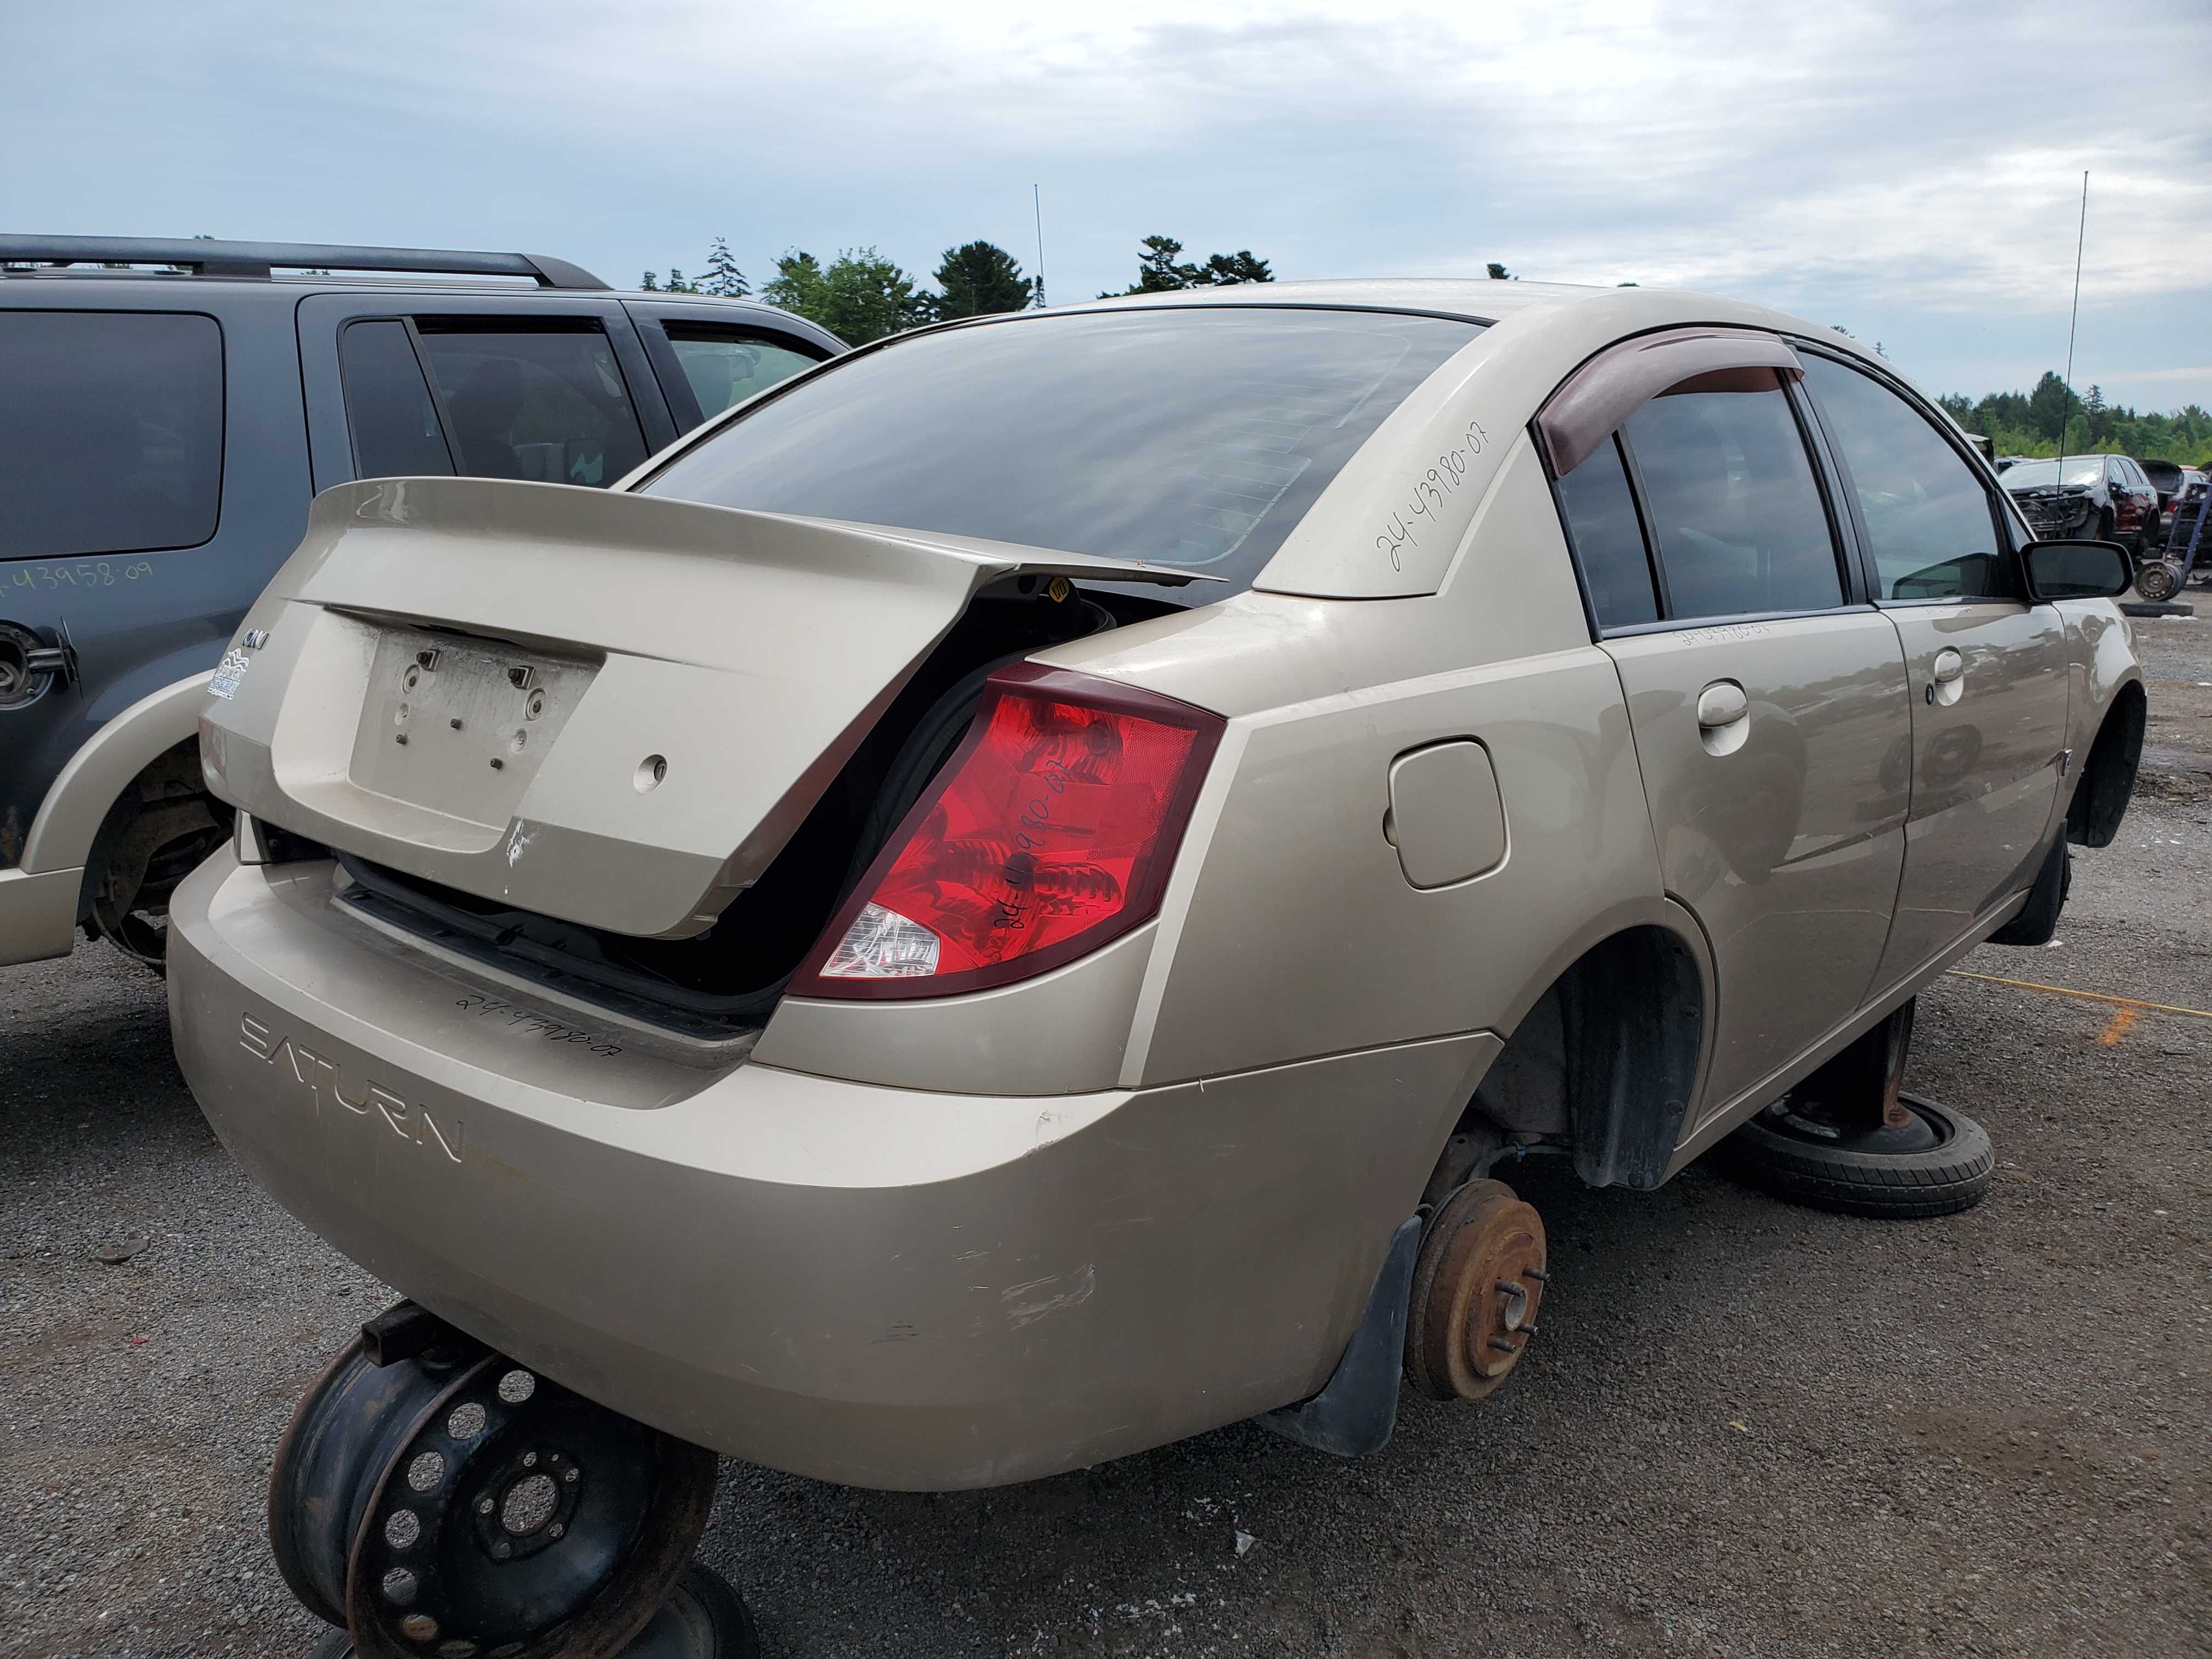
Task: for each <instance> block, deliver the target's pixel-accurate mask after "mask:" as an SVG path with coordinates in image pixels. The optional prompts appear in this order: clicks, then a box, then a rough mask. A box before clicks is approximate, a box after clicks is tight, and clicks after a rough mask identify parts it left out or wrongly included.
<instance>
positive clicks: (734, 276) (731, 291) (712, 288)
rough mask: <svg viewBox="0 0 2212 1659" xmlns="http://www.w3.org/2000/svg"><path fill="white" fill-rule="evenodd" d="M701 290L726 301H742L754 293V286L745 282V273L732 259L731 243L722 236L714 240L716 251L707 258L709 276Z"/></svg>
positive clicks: (702, 284)
mask: <svg viewBox="0 0 2212 1659" xmlns="http://www.w3.org/2000/svg"><path fill="white" fill-rule="evenodd" d="M700 290H701V292H702V293H706V294H714V295H720V297H721V298H723V299H725V300H742V299H744V297H745V296H746V295H749V294H750V293H751V292H752V291H753V285H752V284H751V283H749V282H747V281H746V280H745V273H744V271H742V270H738V262H737V261H736V260H735V259H733V258H731V257H730V245H729V243H728V242H727V241H726V240H724V239H723V238H721V237H720V236H717V237H716V238H715V239H714V251H713V252H710V253H709V254H708V256H707V276H706V280H705V281H704V282H703V283H701V284H700Z"/></svg>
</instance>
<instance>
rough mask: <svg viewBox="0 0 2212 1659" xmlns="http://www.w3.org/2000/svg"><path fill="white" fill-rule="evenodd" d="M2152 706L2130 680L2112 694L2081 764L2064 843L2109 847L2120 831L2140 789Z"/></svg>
mask: <svg viewBox="0 0 2212 1659" xmlns="http://www.w3.org/2000/svg"><path fill="white" fill-rule="evenodd" d="M2147 714H2148V703H2147V700H2146V699H2145V697H2144V696H2143V689H2142V685H2141V684H2139V683H2137V682H2136V681H2134V680H2130V681H2129V682H2128V683H2127V684H2125V685H2124V686H2122V687H2121V688H2120V689H2119V690H2118V691H2116V692H2115V693H2113V695H2112V707H2111V708H2108V709H2106V711H2105V723H2104V724H2103V725H2102V726H2099V727H2098V728H2097V737H2096V741H2095V742H2093V743H2092V744H2090V745H2089V758H2088V759H2087V760H2086V761H2084V762H2083V763H2081V782H2079V783H2078V784H2076V785H2075V787H2074V799H2073V800H2072V802H2071V803H2070V804H2069V805H2068V806H2067V808H2066V839H2067V840H2069V841H2070V842H2073V843H2074V844H2075V846H2077V847H2109V846H2111V845H2112V837H2113V836H2117V835H2118V834H2119V832H2120V820H2121V819H2122V818H2123V817H2125V816H2126V815H2127V810H2128V801H2129V799H2130V798H2131V797H2132V796H2133V795H2134V793H2135V790H2136V768H2137V767H2138V766H2140V765H2141V764H2142V744H2143V726H2144V722H2145V720H2146V717H2147Z"/></svg>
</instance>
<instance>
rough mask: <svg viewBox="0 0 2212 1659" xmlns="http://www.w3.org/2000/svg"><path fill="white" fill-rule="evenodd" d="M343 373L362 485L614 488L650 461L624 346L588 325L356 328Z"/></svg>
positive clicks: (508, 322) (464, 320) (430, 323)
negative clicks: (467, 481)
mask: <svg viewBox="0 0 2212 1659" xmlns="http://www.w3.org/2000/svg"><path fill="white" fill-rule="evenodd" d="M338 374H339V379H340V380H341V382H342V383H343V387H344V391H345V403H346V420H347V423H348V424H349V426H350V427H351V428H352V435H353V450H354V465H355V471H356V476H358V477H364V478H376V477H410V476H415V475H419V474H425V473H429V474H442V473H451V472H462V473H466V474H469V475H471V476H472V477H479V478H527V479H532V480H534V481H536V482H538V483H570V484H610V483H613V482H614V481H615V480H616V479H617V478H619V477H622V475H623V473H625V472H627V471H629V470H630V469H631V468H632V467H634V466H635V465H637V464H638V463H639V462H640V461H642V460H643V459H645V438H644V435H643V433H642V432H641V429H640V428H639V425H638V419H637V411H636V410H635V408H634V407H633V406H632V405H631V403H630V396H629V386H627V385H626V384H625V383H624V381H623V376H622V370H621V368H619V367H618V366H617V363H616V362H615V355H614V348H613V347H612V346H611V345H610V344H609V343H608V341H607V337H606V334H605V331H603V330H602V329H601V328H600V327H599V325H598V324H597V323H595V322H592V321H590V320H588V319H569V318H557V317H556V318H547V319H542V320H541V319H526V318H516V317H501V318H495V319H489V320H488V319H483V318H481V317H442V318H441V317H417V318H416V319H413V325H412V327H411V328H410V325H408V324H407V323H405V322H403V321H400V320H399V319H396V318H383V319H374V320H371V321H363V322H356V323H349V324H348V325H346V328H345V331H344V333H343V335H342V336H341V337H340V339H339V344H338Z"/></svg>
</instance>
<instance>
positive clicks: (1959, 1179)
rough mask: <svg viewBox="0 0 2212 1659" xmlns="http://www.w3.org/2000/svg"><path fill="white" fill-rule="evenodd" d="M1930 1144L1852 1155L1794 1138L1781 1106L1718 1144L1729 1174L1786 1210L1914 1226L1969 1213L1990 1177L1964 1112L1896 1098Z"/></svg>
mask: <svg viewBox="0 0 2212 1659" xmlns="http://www.w3.org/2000/svg"><path fill="white" fill-rule="evenodd" d="M1899 1099H1901V1100H1902V1101H1903V1102H1904V1103H1905V1105H1906V1106H1907V1107H1909V1108H1910V1109H1911V1111H1912V1112H1913V1114H1914V1115H1915V1116H1916V1117H1917V1118H1918V1119H1919V1120H1920V1121H1921V1122H1923V1123H1924V1124H1925V1125H1927V1126H1928V1127H1929V1128H1930V1129H1932V1130H1933V1131H1934V1132H1935V1134H1936V1145H1935V1146H1932V1147H1930V1148H1929V1149H1927V1150H1926V1151H1923V1152H1855V1151H1852V1150H1850V1148H1848V1147H1846V1146H1834V1145H1829V1144H1826V1143H1825V1142H1823V1141H1821V1140H1820V1139H1817V1138H1815V1137H1814V1136H1811V1135H1808V1134H1805V1133H1799V1132H1796V1131H1793V1130H1792V1129H1791V1128H1790V1127H1789V1120H1788V1119H1787V1117H1786V1115H1782V1114H1784V1110H1785V1108H1786V1105H1787V1103H1786V1102H1785V1103H1779V1104H1778V1105H1776V1106H1770V1107H1768V1108H1767V1109H1766V1110H1765V1111H1764V1112H1761V1113H1760V1114H1759V1115H1758V1116H1757V1117H1754V1118H1753V1119H1752V1120H1751V1121H1750V1122H1748V1123H1747V1124H1745V1125H1744V1126H1743V1127H1741V1129H1738V1130H1737V1131H1736V1132H1735V1133H1734V1134H1732V1135H1730V1136H1729V1138H1728V1139H1726V1140H1725V1141H1723V1142H1722V1143H1721V1144H1722V1147H1723V1151H1724V1153H1725V1164H1726V1167H1727V1168H1728V1170H1729V1173H1731V1174H1733V1175H1735V1176H1736V1177H1737V1178H1738V1179H1739V1180H1741V1181H1743V1182H1745V1183H1746V1184H1747V1185H1749V1186H1753V1187H1756V1188H1759V1189H1760V1190H1761V1191H1763V1192H1765V1193H1768V1194H1771V1195H1772V1196H1774V1197H1776V1198H1778V1199H1782V1200H1784V1201H1785V1202H1788V1203H1791V1204H1804V1205H1808V1206H1811V1207H1812V1208H1814V1209H1816V1210H1833V1211H1838V1212H1841V1213H1843V1214H1844V1215H1864V1216H1877V1217H1881V1218H1885V1219H1890V1220H1920V1219H1924V1218H1928V1217H1930V1216H1939V1215H1954V1214H1956V1213H1957V1212H1960V1211H1961V1210H1970V1209H1972V1208H1973V1206H1975V1205H1977V1204H1978V1203H1980V1202H1981V1201H1982V1200H1983V1198H1984V1196H1985V1195H1986V1194H1988V1192H1989V1190H1990V1182H1991V1181H1992V1180H1993V1179H1995V1176H1996V1163H1997V1158H1996V1149H1995V1148H1994V1147H1992V1146H1990V1137H1989V1132H1988V1131H1987V1130H1985V1129H1984V1128H1983V1127H1982V1126H1981V1125H1980V1124H1978V1123H1977V1122H1975V1121H1974V1120H1973V1119H1972V1118H1970V1117H1968V1116H1967V1115H1966V1114H1965V1113H1963V1112H1954V1111H1953V1110H1951V1109H1950V1108H1948V1106H1939V1105H1937V1104H1936V1103H1935V1102H1934V1101H1931V1100H1927V1099H1923V1097H1920V1096H1918V1095H1912V1094H1906V1095H1900V1096H1899Z"/></svg>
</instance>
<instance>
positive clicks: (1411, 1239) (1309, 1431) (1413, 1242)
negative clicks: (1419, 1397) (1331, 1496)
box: [1252, 1216, 1421, 1457]
mask: <svg viewBox="0 0 2212 1659" xmlns="http://www.w3.org/2000/svg"><path fill="white" fill-rule="evenodd" d="M1420 1253H1421V1218H1420V1217H1419V1216H1409V1217H1408V1218H1407V1219H1406V1221H1405V1222H1404V1224H1403V1225H1401V1226H1400V1227H1399V1229H1398V1231H1396V1232H1395V1233H1393V1234H1392V1235H1391V1236H1390V1249H1389V1252H1388V1253H1387V1254H1386V1255H1384V1256H1383V1268H1382V1271H1381V1272H1379V1273H1376V1275H1375V1288H1374V1289H1373V1290H1371V1291H1369V1292H1368V1293H1367V1310H1366V1311H1365V1312H1364V1313H1363V1314H1361V1315H1360V1316H1359V1324H1358V1328H1356V1329H1355V1330H1354V1331H1353V1332H1352V1341H1351V1343H1350V1344H1349V1345H1348V1346H1346V1349H1345V1351H1344V1358H1341V1359H1340V1360H1339V1361H1337V1364H1336V1370H1335V1371H1334V1372H1333V1373H1332V1374H1331V1375H1330V1376H1329V1379H1328V1386H1327V1387H1326V1388H1324V1389H1322V1391H1321V1392H1320V1393H1319V1394H1317V1395H1314V1396H1313V1398H1312V1399H1310V1400H1305V1401H1300V1402H1299V1403H1298V1404H1297V1405H1295V1406H1285V1407H1282V1408H1281V1409H1280V1410H1279V1411H1272V1412H1267V1413H1264V1414H1262V1415H1261V1416H1259V1417H1255V1418H1254V1419H1252V1420H1253V1421H1254V1422H1255V1423H1257V1424H1258V1425H1260V1426H1261V1428H1263V1429H1272V1430H1273V1431H1274V1432H1275V1433H1277V1434H1279V1435H1281V1436H1282V1437H1284V1438H1285V1440H1295V1441H1297V1443H1299V1444H1300V1445H1302V1446H1311V1447H1313V1448H1314V1449H1316V1451H1325V1452H1328V1453H1329V1454H1330V1455H1332V1456H1335V1457H1364V1456H1365V1455H1367V1454H1368V1453H1369V1452H1376V1451H1380V1450H1382V1449H1383V1447H1384V1446H1386V1445H1388V1444H1389V1443H1390V1431H1392V1430H1393V1429H1395V1428H1396V1427H1397V1425H1398V1385H1399V1383H1400V1381H1401V1378H1402V1377H1403V1376H1404V1373H1405V1368H1406V1310H1407V1307H1408V1306H1409V1305H1410V1304H1411V1303H1412V1300H1413V1264H1414V1262H1415V1261H1417V1260H1419V1256H1420Z"/></svg>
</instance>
